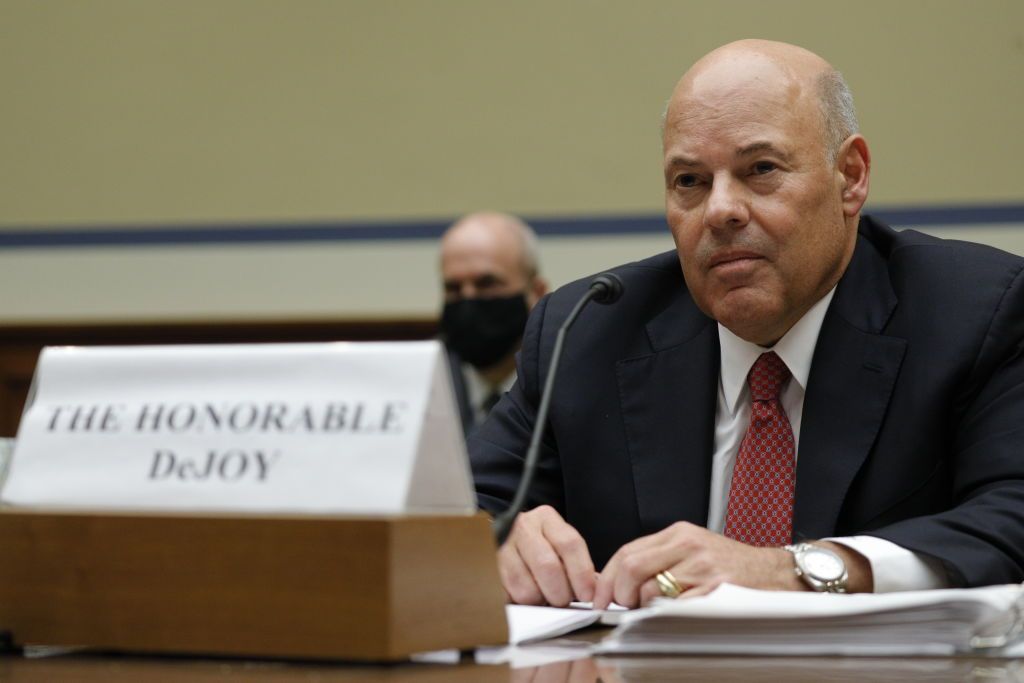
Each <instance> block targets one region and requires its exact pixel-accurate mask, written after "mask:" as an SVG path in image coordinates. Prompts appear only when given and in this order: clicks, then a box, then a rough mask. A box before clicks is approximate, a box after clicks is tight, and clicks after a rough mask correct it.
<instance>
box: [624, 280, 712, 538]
mask: <svg viewBox="0 0 1024 683" xmlns="http://www.w3.org/2000/svg"><path fill="white" fill-rule="evenodd" d="M647 334H648V337H649V339H650V342H651V346H652V348H653V349H654V353H651V354H650V355H646V356H641V357H637V358H630V359H626V360H622V361H620V362H619V363H618V365H617V368H616V371H617V378H618V383H619V399H620V404H621V408H622V417H623V422H624V423H625V429H626V438H627V444H628V449H629V456H630V460H631V462H632V466H633V480H634V483H635V486H636V500H637V509H638V512H639V515H640V521H641V525H642V528H643V533H645V534H649V533H654V532H655V531H658V530H660V529H662V528H664V527H665V526H667V525H669V524H671V523H672V522H675V521H678V520H681V519H682V520H688V521H690V522H693V523H695V524H701V525H703V524H705V523H706V521H707V511H708V493H709V487H710V479H711V454H712V452H713V449H714V422H715V401H716V397H717V387H718V363H719V360H718V332H717V327H716V326H715V325H714V324H713V322H712V321H711V320H709V319H708V318H706V317H705V316H704V315H703V314H702V313H700V311H699V310H698V309H697V308H696V306H695V305H694V304H693V302H692V300H691V299H690V298H689V295H688V294H687V293H686V290H685V287H683V286H682V285H681V284H680V287H679V293H678V295H677V296H675V297H674V298H673V299H672V301H671V302H670V304H669V305H668V306H667V307H666V308H665V309H664V310H663V311H662V312H661V313H660V314H658V315H657V316H656V317H655V318H653V319H652V320H651V321H650V323H649V324H648V325H647Z"/></svg>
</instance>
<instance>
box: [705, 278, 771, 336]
mask: <svg viewBox="0 0 1024 683" xmlns="http://www.w3.org/2000/svg"><path fill="white" fill-rule="evenodd" d="M711 317H713V318H714V319H715V320H717V321H718V322H719V323H721V324H722V326H723V327H725V328H726V329H727V330H729V331H730V332H732V333H733V334H735V335H736V336H737V337H739V338H740V339H744V340H746V341H748V342H751V343H753V344H759V345H761V346H770V345H772V344H774V343H775V342H777V341H778V340H779V338H780V337H782V335H783V334H785V330H782V331H780V330H779V329H778V327H779V320H780V318H781V314H780V312H779V307H778V305H777V304H776V302H774V301H773V300H771V299H769V298H767V297H766V296H765V295H764V293H763V292H736V291H733V292H729V294H727V295H726V296H725V297H723V299H722V300H720V301H718V302H716V303H715V305H714V306H713V307H712V314H711Z"/></svg>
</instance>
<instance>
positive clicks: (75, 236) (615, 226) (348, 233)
mask: <svg viewBox="0 0 1024 683" xmlns="http://www.w3.org/2000/svg"><path fill="white" fill-rule="evenodd" d="M868 213H871V214H872V215H874V216H876V217H878V218H881V219H882V220H884V221H886V222H887V223H890V224H892V225H894V226H897V227H917V226H928V227H955V226H975V225H1000V224H1002V225H1013V224H1017V225H1021V224H1024V204H997V205H984V206H981V205H975V206H935V207H927V206H926V207H884V206H881V207H877V208H874V209H868ZM529 220H530V224H531V225H533V226H534V228H536V230H537V233H538V234H540V235H542V236H573V237H587V236H598V235H601V236H609V235H616V236H629V235H647V234H665V233H666V231H667V229H666V226H665V218H664V216H662V215H660V214H649V215H642V214H641V215H635V216H604V217H586V216H581V217H575V218H537V219H533V218H531V219H529ZM448 224H449V221H416V222H412V221H410V222H387V223H385V222H381V223H376V222H365V223H343V222H332V223H319V222H296V223H257V224H234V225H232V224H224V223H221V224H205V225H204V224H181V225H139V226H138V227H133V228H125V227H102V226H96V227H79V228H74V229H69V228H44V227H40V228H35V229H32V230H18V229H14V228H7V229H0V249H48V248H76V247H145V246H170V245H183V246H190V245H209V244H265V243H275V242H288V243H299V242H344V241H389V240H436V239H437V238H438V237H440V235H441V233H442V232H444V229H445V228H446V227H447V226H448Z"/></svg>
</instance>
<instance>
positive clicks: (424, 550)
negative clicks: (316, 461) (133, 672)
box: [0, 508, 508, 661]
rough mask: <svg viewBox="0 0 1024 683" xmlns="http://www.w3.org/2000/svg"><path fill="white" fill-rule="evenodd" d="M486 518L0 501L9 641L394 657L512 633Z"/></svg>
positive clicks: (0, 575) (3, 612) (0, 612)
mask: <svg viewBox="0 0 1024 683" xmlns="http://www.w3.org/2000/svg"><path fill="white" fill-rule="evenodd" d="M504 603H505V595H504V591H503V590H502V588H501V583H500V580H499V578H498V571H497V563H496V561H495V545H494V541H493V539H492V537H491V529H490V523H489V521H488V520H487V519H486V518H485V517H483V516H482V515H476V516H472V517H459V516H406V517H391V518H384V517H365V518H351V517H345V518H342V517H315V516H299V515H294V516H284V515H273V516H272V515H246V516H231V515H227V514H223V515H222V514H209V513H203V514H184V513H181V514H177V513H136V512H132V513H121V512H66V511H56V510H38V509H35V510H27V509H12V508H6V509H3V510H0V631H5V632H7V633H8V634H9V636H10V637H11V638H12V640H13V642H14V643H15V644H18V645H25V644H44V645H84V646H88V647H91V648H97V649H103V650H119V651H133V652H154V653H157V652H159V653H207V654H216V655H243V656H258V657H284V658H333V659H357V660H378V661H383V660H399V659H404V658H407V657H408V656H409V655H410V654H413V653H416V652H424V651H429V650H438V649H448V648H459V649H468V648H471V647H473V646H476V645H485V644H502V643H507V642H508V632H507V625H506V620H505V609H504Z"/></svg>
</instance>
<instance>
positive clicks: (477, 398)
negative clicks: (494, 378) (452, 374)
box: [462, 363, 516, 425]
mask: <svg viewBox="0 0 1024 683" xmlns="http://www.w3.org/2000/svg"><path fill="white" fill-rule="evenodd" d="M462 376H463V378H465V380H466V400H467V401H469V407H470V408H471V409H472V411H473V424H474V425H480V424H483V421H484V420H485V419H486V418H487V413H488V412H489V410H488V409H487V408H486V407H484V402H485V401H486V400H487V399H488V398H489V397H490V396H491V394H494V393H497V394H498V396H501V395H503V394H505V393H507V392H508V391H509V390H510V389H511V388H512V385H513V384H515V383H516V371H515V370H513V371H512V372H511V373H509V376H508V377H506V378H505V379H503V380H502V381H501V383H500V384H498V386H494V385H492V384H491V383H490V382H488V381H487V380H486V379H484V377H483V375H481V374H480V371H478V370H477V369H476V368H474V367H473V366H472V365H470V364H469V363H463V364H462Z"/></svg>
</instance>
